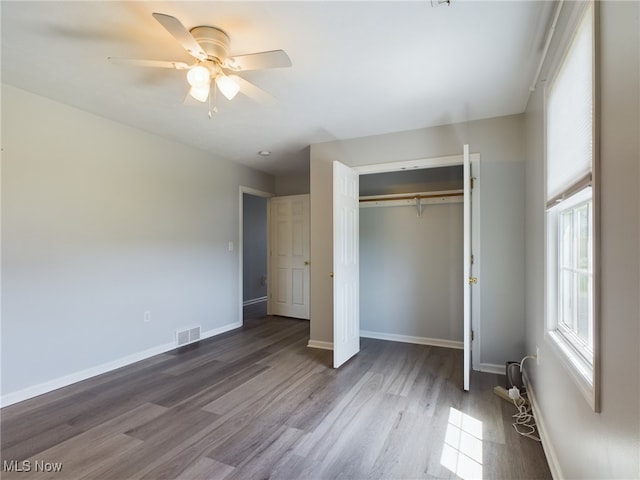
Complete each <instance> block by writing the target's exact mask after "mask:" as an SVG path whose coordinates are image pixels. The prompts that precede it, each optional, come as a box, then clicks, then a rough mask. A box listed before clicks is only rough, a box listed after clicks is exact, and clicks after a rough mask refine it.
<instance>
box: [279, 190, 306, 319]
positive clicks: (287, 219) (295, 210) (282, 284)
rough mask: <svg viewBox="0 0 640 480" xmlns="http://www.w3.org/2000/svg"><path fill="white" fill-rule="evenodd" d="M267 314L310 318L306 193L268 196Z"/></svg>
mask: <svg viewBox="0 0 640 480" xmlns="http://www.w3.org/2000/svg"><path fill="white" fill-rule="evenodd" d="M269 234H270V237H271V241H270V245H269V250H270V251H269V261H270V270H271V271H270V275H269V313H270V314H272V315H283V316H285V317H294V318H302V319H306V320H308V319H309V195H292V196H288V197H273V198H271V215H270V227H269Z"/></svg>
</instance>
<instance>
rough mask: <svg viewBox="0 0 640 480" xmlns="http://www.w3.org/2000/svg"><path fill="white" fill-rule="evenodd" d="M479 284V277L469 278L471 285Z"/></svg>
mask: <svg viewBox="0 0 640 480" xmlns="http://www.w3.org/2000/svg"><path fill="white" fill-rule="evenodd" d="M476 283H478V277H469V285H475V284H476Z"/></svg>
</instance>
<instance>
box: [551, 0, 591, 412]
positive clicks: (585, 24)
mask: <svg viewBox="0 0 640 480" xmlns="http://www.w3.org/2000/svg"><path fill="white" fill-rule="evenodd" d="M577 3H578V7H577V8H578V9H579V11H576V16H575V20H574V25H575V29H574V30H573V32H574V33H573V35H572V37H571V38H570V39H569V42H567V48H566V50H565V53H564V56H563V57H562V60H561V62H559V64H558V66H557V68H556V69H555V75H554V76H553V77H552V78H551V81H550V82H549V84H548V87H547V89H546V91H545V134H546V200H547V203H546V212H547V213H546V215H547V229H546V235H547V249H546V271H547V276H546V290H547V297H546V298H547V306H546V315H547V319H546V324H547V332H548V338H549V339H550V341H551V343H552V344H553V345H554V346H555V347H557V349H558V352H559V354H560V357H561V358H562V360H563V364H564V365H566V367H567V368H568V370H569V372H570V374H571V376H572V378H574V379H575V381H576V383H577V385H578V387H579V388H580V390H581V391H582V393H583V394H584V396H585V398H586V399H587V401H588V402H589V404H590V405H591V407H592V408H593V409H594V410H595V411H598V409H599V404H598V403H599V402H598V398H599V395H598V383H599V379H598V365H597V358H598V350H597V346H598V335H597V333H598V328H597V320H598V316H597V288H596V287H597V276H596V275H597V274H596V271H595V265H596V263H597V262H596V259H597V255H596V251H597V250H596V248H597V242H596V238H597V212H598V209H597V202H596V201H595V200H596V198H597V186H596V184H595V179H596V176H595V173H596V172H595V171H594V170H595V168H594V167H596V166H597V162H596V160H597V148H596V147H597V145H596V140H597V135H596V131H597V129H596V127H597V122H596V121H595V119H596V115H595V110H596V96H595V93H594V92H595V91H596V79H595V73H594V72H595V71H596V69H595V64H596V61H595V58H596V56H595V41H594V40H595V38H596V35H595V25H596V19H595V10H594V6H593V3H592V2H588V3H581V2H577Z"/></svg>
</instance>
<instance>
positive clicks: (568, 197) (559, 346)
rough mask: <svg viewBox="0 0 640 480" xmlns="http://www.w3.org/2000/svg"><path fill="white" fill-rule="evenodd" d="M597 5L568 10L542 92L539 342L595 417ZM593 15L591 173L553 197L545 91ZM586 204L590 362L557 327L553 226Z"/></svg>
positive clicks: (597, 387) (582, 4)
mask: <svg viewBox="0 0 640 480" xmlns="http://www.w3.org/2000/svg"><path fill="white" fill-rule="evenodd" d="M598 6H599V5H598V2H595V1H593V0H591V1H589V2H576V4H573V8H574V10H573V11H571V13H570V18H569V20H568V28H567V35H565V37H564V38H562V39H561V45H562V46H561V47H560V49H559V55H558V56H557V57H556V61H555V62H554V63H553V66H552V68H551V69H550V72H551V73H552V74H551V75H550V79H549V80H550V81H549V82H548V83H547V87H546V88H545V91H544V105H543V112H544V141H545V149H544V152H545V153H544V175H545V177H544V178H545V182H544V199H545V209H544V211H545V223H544V224H545V238H546V242H545V255H544V257H545V332H546V333H545V340H546V342H547V343H548V344H550V345H551V346H552V349H553V350H554V351H555V352H556V353H557V356H558V358H559V359H560V361H561V364H562V365H563V366H564V367H565V369H566V371H567V372H568V373H569V375H570V377H571V378H572V379H573V381H574V382H575V384H576V386H577V387H578V389H579V390H580V392H581V393H582V395H583V396H584V398H585V400H586V401H587V403H588V404H589V405H590V407H591V408H592V409H593V411H594V412H600V384H601V378H600V287H599V278H600V240H599V239H600V188H599V167H600V155H599V145H600V142H599V131H600V125H599V112H600V96H599V91H600V88H599V87H600V83H599V78H598V72H599V10H598ZM589 8H591V9H592V12H593V20H592V34H593V43H592V60H593V61H592V65H593V70H592V82H593V84H592V85H593V90H592V102H593V110H592V111H593V117H592V131H591V138H592V142H593V143H592V162H591V171H590V172H589V173H588V174H587V175H585V176H583V177H581V178H574V179H573V180H574V181H573V183H572V184H571V186H569V187H567V188H566V189H565V190H563V191H562V192H561V193H560V194H558V195H555V196H554V197H553V198H548V195H547V185H548V179H547V170H548V158H547V147H546V145H547V134H548V128H549V125H548V120H547V118H548V103H549V94H550V90H551V87H552V86H553V85H554V82H555V79H556V78H557V76H558V75H559V74H560V72H561V71H562V67H563V65H564V61H565V59H566V57H567V55H568V54H569V53H570V49H571V46H572V44H573V41H574V39H575V38H576V35H577V33H578V32H579V28H580V26H581V25H582V21H583V19H584V17H585V15H587V14H588V9H589ZM589 197H590V199H591V209H592V210H591V214H592V215H591V230H592V231H591V235H592V242H593V244H592V250H591V255H592V295H593V298H592V302H591V308H592V325H591V327H590V328H591V329H592V345H591V348H592V349H593V354H592V359H591V362H589V361H588V359H586V358H585V357H584V356H583V354H582V353H581V352H580V348H577V347H576V344H575V343H574V342H572V341H571V335H566V334H565V333H564V332H563V330H562V327H561V326H559V325H558V322H559V312H558V309H559V308H560V304H559V298H558V295H559V288H558V287H559V281H560V280H559V274H560V266H559V264H558V262H559V259H558V256H559V249H560V245H559V241H560V236H559V232H558V223H559V218H560V214H561V212H563V211H567V210H569V209H572V208H574V207H575V206H576V205H578V204H580V203H581V202H582V201H583V200H584V199H585V198H589Z"/></svg>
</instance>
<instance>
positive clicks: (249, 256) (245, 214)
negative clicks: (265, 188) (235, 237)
mask: <svg viewBox="0 0 640 480" xmlns="http://www.w3.org/2000/svg"><path fill="white" fill-rule="evenodd" d="M269 197H271V194H269V193H266V192H261V191H258V190H254V189H250V188H247V187H241V188H240V216H241V218H240V236H239V238H240V252H239V255H238V257H239V262H240V268H239V271H240V285H239V290H240V314H239V317H240V319H241V321H242V323H243V324H244V322H245V321H246V320H249V319H257V318H263V317H265V316H266V315H267V294H268V276H267V272H268V255H267V254H268V207H269Z"/></svg>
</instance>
